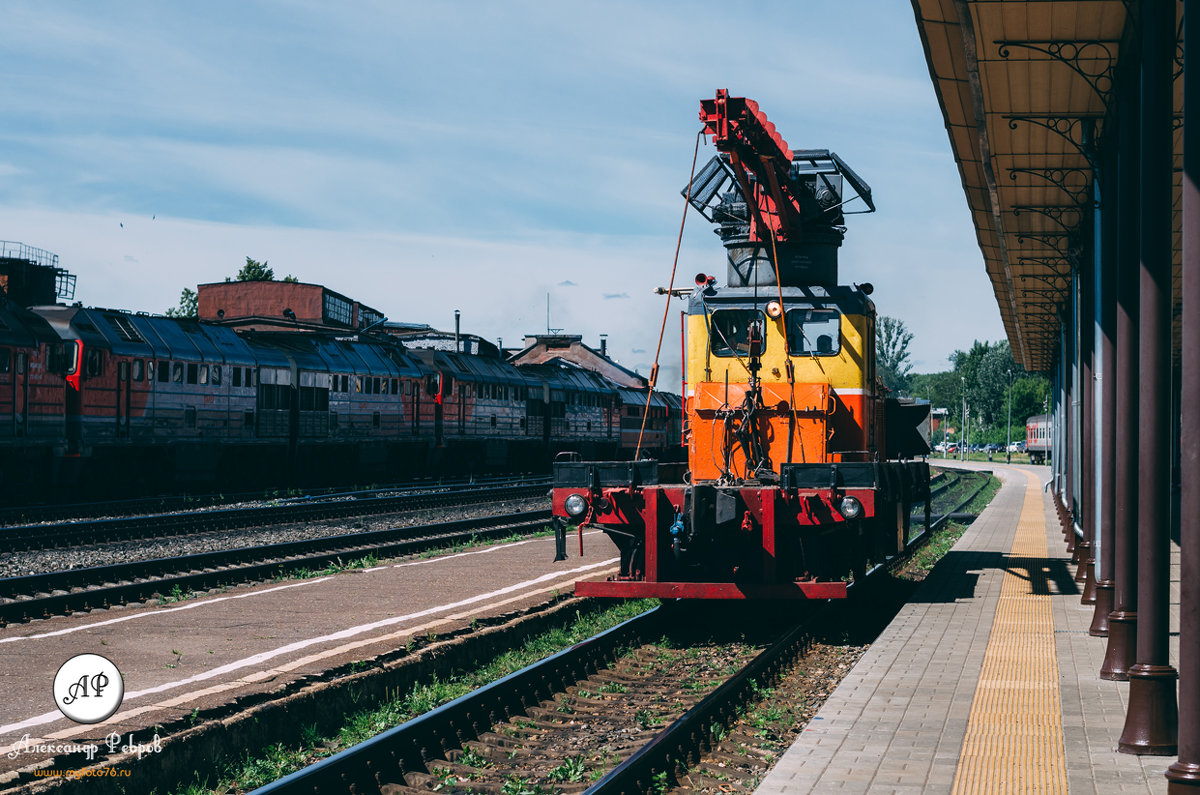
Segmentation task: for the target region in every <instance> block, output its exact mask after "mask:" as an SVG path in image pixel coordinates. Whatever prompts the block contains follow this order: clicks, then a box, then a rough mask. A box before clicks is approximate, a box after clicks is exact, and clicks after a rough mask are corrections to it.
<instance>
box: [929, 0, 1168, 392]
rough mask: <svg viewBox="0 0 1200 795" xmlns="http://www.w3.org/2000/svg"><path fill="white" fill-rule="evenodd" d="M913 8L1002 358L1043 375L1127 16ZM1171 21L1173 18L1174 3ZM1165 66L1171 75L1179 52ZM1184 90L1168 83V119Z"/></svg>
mask: <svg viewBox="0 0 1200 795" xmlns="http://www.w3.org/2000/svg"><path fill="white" fill-rule="evenodd" d="M912 4H913V10H914V11H915V13H916V20H917V28H918V30H919V32H920V36H921V42H922V44H923V46H924V48H925V58H926V61H927V62H928V64H929V73H930V76H931V77H932V79H933V84H934V88H935V89H936V91H937V96H938V102H939V103H940V104H941V107H942V114H943V116H944V118H945V122H946V130H947V132H948V134H949V136H950V145H951V147H952V149H953V150H954V157H955V159H956V160H957V161H958V168H959V173H960V175H961V177H962V183H963V189H964V191H965V192H966V197H967V204H968V205H969V207H970V210H971V215H972V218H973V219H974V223H975V233H976V236H977V238H978V240H979V248H980V250H981V251H982V253H983V259H984V263H985V266H986V268H987V272H988V277H989V278H990V279H991V282H992V289H993V290H995V293H996V301H997V302H998V304H999V306H1000V315H1001V318H1002V319H1003V321H1004V328H1005V331H1006V332H1007V334H1008V339H1009V342H1010V343H1011V345H1012V350H1013V357H1014V359H1015V360H1016V361H1017V363H1018V364H1020V365H1022V366H1023V367H1024V368H1025V369H1026V370H1030V371H1048V370H1050V369H1051V368H1052V367H1053V365H1054V356H1055V353H1056V351H1057V348H1058V344H1059V328H1060V323H1061V322H1062V320H1063V315H1062V311H1063V308H1064V306H1066V305H1067V302H1068V298H1069V295H1070V285H1071V280H1070V270H1071V267H1072V264H1073V262H1072V257H1071V254H1072V249H1073V248H1076V249H1077V248H1078V247H1079V245H1080V241H1079V239H1078V233H1079V230H1080V229H1081V223H1082V221H1083V218H1084V214H1085V213H1089V212H1091V209H1092V203H1093V201H1094V195H1093V192H1092V179H1093V172H1092V170H1091V168H1092V167H1091V164H1090V163H1089V161H1088V158H1087V157H1086V156H1085V154H1084V152H1086V151H1088V147H1089V145H1090V144H1092V143H1093V142H1103V140H1104V134H1105V116H1106V113H1107V112H1109V111H1110V110H1113V111H1115V107H1116V103H1114V102H1111V101H1110V100H1111V98H1112V96H1113V94H1114V92H1115V91H1116V82H1115V74H1116V70H1117V65H1118V63H1119V60H1120V57H1121V54H1122V49H1123V45H1124V49H1125V50H1130V51H1131V50H1132V48H1131V46H1130V45H1129V41H1130V40H1131V37H1132V36H1133V35H1134V32H1133V30H1132V28H1133V26H1132V25H1130V26H1128V27H1129V28H1130V30H1127V25H1126V22H1127V16H1128V14H1127V9H1126V3H1125V2H1123V0H912ZM1178 13H1179V14H1180V15H1182V3H1180V4H1179V11H1178ZM1176 56H1177V63H1178V64H1181V63H1182V43H1181V42H1180V44H1179V46H1178V47H1177V51H1176ZM1178 71H1182V67H1181V66H1179V68H1178V69H1177V72H1178ZM1176 77H1177V78H1178V74H1177V75H1176ZM1182 82H1183V81H1182V80H1181V79H1176V80H1175V107H1176V115H1177V117H1178V116H1179V115H1180V109H1181V107H1182ZM1113 129H1114V130H1115V127H1114V128H1113ZM1174 141H1175V178H1174V191H1173V201H1172V207H1173V208H1174V216H1175V218H1174V234H1173V253H1174V263H1175V264H1174V279H1173V282H1174V290H1173V291H1174V303H1175V307H1176V312H1175V326H1176V328H1175V335H1176V336H1175V339H1176V340H1178V333H1179V320H1178V318H1179V313H1178V306H1179V274H1180V233H1179V229H1180V226H1179V195H1180V194H1179V181H1180V180H1179V177H1180V170H1181V168H1182V164H1183V163H1182V129H1181V128H1180V125H1178V124H1176V125H1175V134H1174ZM1134 155H1135V156H1136V153H1134ZM1085 327H1086V326H1085ZM1175 350H1176V351H1178V344H1177V343H1176V346H1175Z"/></svg>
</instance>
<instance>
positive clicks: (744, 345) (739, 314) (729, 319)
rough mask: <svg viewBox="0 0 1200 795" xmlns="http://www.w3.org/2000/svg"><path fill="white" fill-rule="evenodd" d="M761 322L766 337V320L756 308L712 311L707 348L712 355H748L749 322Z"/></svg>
mask: <svg viewBox="0 0 1200 795" xmlns="http://www.w3.org/2000/svg"><path fill="white" fill-rule="evenodd" d="M755 321H757V322H759V323H761V324H762V328H763V329H764V331H763V336H764V339H765V337H766V331H765V329H766V322H765V317H764V316H763V313H762V312H761V311H759V310H757V309H718V310H717V311H715V312H713V313H712V321H711V329H712V330H711V332H710V333H709V339H708V344H709V350H710V351H712V354H713V355H714V356H749V355H750V324H751V323H754V322H755Z"/></svg>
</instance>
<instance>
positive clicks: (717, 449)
mask: <svg viewBox="0 0 1200 795" xmlns="http://www.w3.org/2000/svg"><path fill="white" fill-rule="evenodd" d="M762 387H763V389H762V392H763V406H764V410H763V412H762V414H761V416H763V417H764V419H765V420H766V421H765V422H763V423H761V424H760V426H759V427H760V435H761V440H762V443H763V445H764V446H765V448H766V449H767V451H768V455H769V457H770V459H771V460H772V461H775V462H781V463H793V462H796V463H824V462H826V461H828V460H829V459H828V455H829V453H828V442H829V438H830V436H831V425H830V419H831V416H832V415H833V414H834V412H835V411H836V399H835V398H834V396H833V394H832V390H831V389H830V388H829V387H828V386H826V385H825V384H796V385H794V386H791V385H788V384H772V383H767V384H763V385H762ZM749 391H750V385H749V384H738V383H731V384H729V385H728V388H727V387H726V385H725V384H723V383H722V384H717V383H700V384H697V385H696V393H695V396H694V397H693V398H692V399H691V403H690V406H689V411H688V414H689V417H690V418H691V441H690V448H689V452H688V461H689V463H690V464H691V467H692V480H693V481H697V482H698V481H705V480H717V479H719V478H720V477H721V473H722V471H723V470H724V471H731V470H732V471H735V472H743V471H745V469H746V454H745V451H744V450H743V449H742V448H740V447H736V446H734V447H732V449H731V446H730V445H728V444H726V443H725V436H726V433H727V432H728V430H729V421H728V420H727V419H725V418H724V416H723V414H724V413H725V410H727V409H730V407H737V406H741V405H743V403H744V402H745V400H746V394H747V393H748V392H749ZM734 410H736V409H734ZM789 437H790V440H789ZM726 451H728V454H729V456H730V461H729V462H728V465H724V464H725V462H724V460H723V458H724V456H725V455H726Z"/></svg>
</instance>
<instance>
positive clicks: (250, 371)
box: [244, 367, 254, 386]
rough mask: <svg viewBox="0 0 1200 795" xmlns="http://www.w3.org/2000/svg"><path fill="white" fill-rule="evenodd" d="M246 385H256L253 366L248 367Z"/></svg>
mask: <svg viewBox="0 0 1200 795" xmlns="http://www.w3.org/2000/svg"><path fill="white" fill-rule="evenodd" d="M244 386H254V368H253V367H247V368H246V379H245V384H244Z"/></svg>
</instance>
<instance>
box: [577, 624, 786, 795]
mask: <svg viewBox="0 0 1200 795" xmlns="http://www.w3.org/2000/svg"><path fill="white" fill-rule="evenodd" d="M807 643H808V624H807V623H803V624H798V625H796V626H794V627H792V628H791V629H790V630H788V631H787V632H786V633H785V634H784V635H783V636H782V637H781V638H779V640H777V641H776V642H775V643H773V644H771V646H770V648H768V649H764V650H763V651H762V652H760V653H759V654H758V656H756V657H755V658H754V659H753V660H751V661H750V663H749V664H748V665H747V666H746V667H745V668H743V669H742V670H741V671H739V672H738V673H736V674H734V676H733V677H732V678H731V679H729V680H728V681H726V682H725V683H724V684H722V685H721V686H720V687H718V688H717V689H716V690H714V691H713V692H712V693H709V694H708V696H706V697H705V698H704V699H703V700H702V701H701V702H700V703H699V704H697V705H696V706H694V707H692V708H691V709H689V710H688V711H687V712H685V713H684V714H683V715H682V716H680V717H679V719H678V720H676V721H675V722H674V723H672V724H671V725H670V726H668V727H667V728H666V729H665V730H663V731H662V732H661V733H659V734H658V735H657V736H656V737H655V738H654V739H653V740H651V741H650V742H649V743H647V744H646V745H644V746H642V747H641V748H640V749H638V750H637V751H635V752H634V754H633V755H632V756H630V757H628V758H627V759H625V761H623V762H621V763H620V764H619V765H617V766H616V767H615V768H613V769H612V770H610V771H609V772H608V773H607V774H606V775H605V776H604V777H603V778H601V779H600V780H599V781H597V782H596V783H595V784H593V785H592V786H590V787H588V788H587V789H586V790H584V793H585V795H600V794H601V793H626V792H653V791H654V790H655V785H656V782H655V775H656V774H662V773H667V774H668V775H669V776H673V775H677V774H678V773H679V771H681V770H683V769H686V768H687V767H688V765H689V764H695V763H696V762H698V761H699V758H700V753H701V752H703V751H704V750H705V749H706V748H711V747H712V739H713V728H714V726H717V725H719V726H722V727H725V728H728V727H729V726H731V725H732V724H733V722H734V721H735V720H737V716H738V711H739V709H740V708H741V707H742V706H744V705H745V704H747V703H748V702H750V700H751V699H753V698H754V696H755V694H756V692H757V690H758V688H759V687H760V686H761V685H762V683H764V682H767V681H776V680H778V678H779V677H780V676H782V674H783V672H784V669H785V668H786V667H787V666H788V665H789V664H790V663H791V662H792V661H793V660H795V658H796V657H797V655H799V653H800V652H801V651H802V650H803V649H804V648H805V646H806V645H807Z"/></svg>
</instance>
